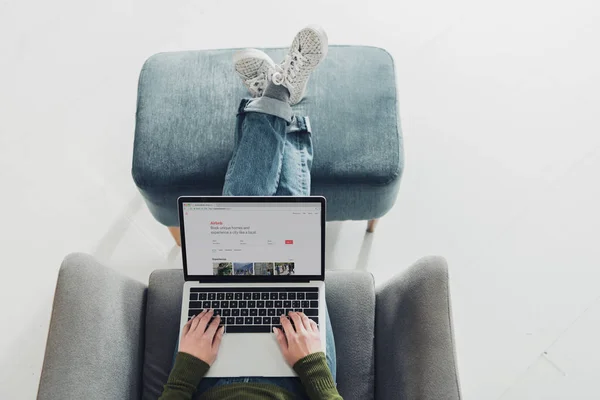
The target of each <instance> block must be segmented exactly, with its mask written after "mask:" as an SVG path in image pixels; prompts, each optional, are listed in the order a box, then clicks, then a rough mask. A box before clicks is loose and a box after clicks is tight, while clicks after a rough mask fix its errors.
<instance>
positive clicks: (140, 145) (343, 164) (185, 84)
mask: <svg viewBox="0 0 600 400" xmlns="http://www.w3.org/2000/svg"><path fill="white" fill-rule="evenodd" d="M234 51H235V49H228V50H205V51H184V52H172V53H160V54H156V55H154V56H152V57H150V58H149V59H148V60H147V61H146V63H145V64H144V66H143V68H142V72H141V74H140V79H139V87H138V103H137V115H136V127H135V143H134V149H133V168H132V174H133V179H134V181H135V183H136V185H137V186H138V188H139V190H140V192H141V193H142V195H143V197H144V199H145V200H146V203H147V204H148V207H149V209H150V211H151V213H152V215H154V217H155V218H156V219H157V220H158V221H159V222H160V223H162V224H164V225H166V226H169V227H176V226H178V225H179V221H178V217H177V201H176V200H177V197H179V196H182V195H198V196H203V195H220V194H221V190H222V188H223V181H224V177H225V172H226V170H227V163H228V162H229V158H230V157H231V153H232V149H233V142H234V132H235V129H234V127H235V114H236V112H237V109H238V106H239V102H240V100H241V99H242V98H244V97H248V96H249V95H248V93H247V92H246V88H245V87H244V86H243V84H242V82H241V81H240V79H239V77H238V76H237V75H236V74H235V72H234V69H233V62H232V55H233V53H234ZM265 52H266V53H267V54H269V55H270V56H271V57H272V58H273V60H275V61H276V62H279V61H280V60H282V59H283V57H284V56H285V52H286V49H266V50H265ZM294 111H295V113H296V114H299V115H308V116H309V117H310V122H311V127H312V133H313V144H314V162H313V168H312V188H311V193H312V194H314V195H323V196H325V197H326V198H327V219H328V220H330V221H339V220H370V223H369V230H370V231H372V229H373V227H374V223H375V221H376V219H377V218H379V217H381V216H382V215H384V214H385V213H386V212H388V211H389V210H390V208H391V207H392V206H393V204H394V202H395V200H396V196H397V193H398V187H399V184H400V177H401V175H402V169H403V164H404V162H403V161H404V159H403V147H402V133H401V130H400V124H399V122H400V121H399V115H398V98H397V95H396V80H395V71H394V62H393V60H392V58H391V56H390V55H389V54H388V53H387V52H386V51H385V50H382V49H379V48H375V47H364V46H330V47H329V53H328V55H327V58H326V59H325V60H324V61H323V62H322V63H321V65H319V67H318V68H317V69H316V71H315V72H314V74H313V75H312V76H311V79H310V81H309V83H308V90H307V94H306V97H305V98H304V100H303V101H302V102H300V104H298V105H296V106H294ZM173 231H174V230H172V232H173Z"/></svg>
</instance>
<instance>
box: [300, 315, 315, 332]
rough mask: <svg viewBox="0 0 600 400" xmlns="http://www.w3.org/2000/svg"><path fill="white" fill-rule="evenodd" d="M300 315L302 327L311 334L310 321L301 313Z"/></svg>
mask: <svg viewBox="0 0 600 400" xmlns="http://www.w3.org/2000/svg"><path fill="white" fill-rule="evenodd" d="M298 315H299V316H300V319H301V320H302V325H304V329H306V330H307V331H309V332H310V331H312V325H311V324H310V319H308V317H307V316H306V314H304V313H303V312H301V313H298Z"/></svg>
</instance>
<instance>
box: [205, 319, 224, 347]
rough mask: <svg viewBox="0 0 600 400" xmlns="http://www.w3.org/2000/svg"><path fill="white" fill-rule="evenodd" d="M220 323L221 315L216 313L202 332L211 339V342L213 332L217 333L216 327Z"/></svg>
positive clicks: (213, 335)
mask: <svg viewBox="0 0 600 400" xmlns="http://www.w3.org/2000/svg"><path fill="white" fill-rule="evenodd" d="M220 323H221V316H220V315H217V316H216V317H215V319H213V321H212V322H211V323H210V325H208V328H206V332H204V334H205V335H206V337H209V338H210V339H211V343H212V341H213V339H214V338H215V333H217V329H219V324H220Z"/></svg>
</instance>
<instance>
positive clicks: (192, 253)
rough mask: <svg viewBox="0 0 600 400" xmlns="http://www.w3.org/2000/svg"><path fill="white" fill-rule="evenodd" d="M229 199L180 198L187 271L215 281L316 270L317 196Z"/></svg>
mask: <svg viewBox="0 0 600 400" xmlns="http://www.w3.org/2000/svg"><path fill="white" fill-rule="evenodd" d="M231 199H233V198H230V199H228V200H230V201H226V202H225V201H223V199H218V200H216V201H214V202H211V201H191V200H189V199H188V200H186V199H185V198H182V199H180V200H181V201H180V215H181V216H182V218H183V224H182V226H183V232H182V240H183V242H184V247H183V249H184V254H185V256H184V266H185V267H186V275H187V276H193V277H204V278H208V277H212V279H208V280H219V281H227V280H236V281H237V280H246V279H244V278H249V279H248V280H253V281H256V280H268V279H269V278H271V279H273V280H288V279H290V280H296V279H293V278H294V277H297V278H299V277H302V276H305V277H307V276H312V277H317V276H322V253H323V249H322V244H323V241H322V222H323V221H322V219H323V220H324V218H322V203H321V202H320V198H317V199H319V200H317V201H316V202H315V201H314V199H313V201H301V199H298V200H297V201H289V202H288V201H281V200H280V201H265V200H266V198H262V200H263V201H243V200H241V201H231ZM289 199H291V198H289ZM305 200H310V198H305ZM286 277H287V278H286ZM265 278H267V279H265Z"/></svg>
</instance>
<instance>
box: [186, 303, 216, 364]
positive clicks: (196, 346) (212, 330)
mask: <svg viewBox="0 0 600 400" xmlns="http://www.w3.org/2000/svg"><path fill="white" fill-rule="evenodd" d="M212 317H213V310H212V309H211V310H204V311H202V312H201V313H200V314H198V315H196V316H194V318H192V319H190V320H189V321H188V322H187V324H185V325H184V327H183V332H181V339H180V340H179V351H181V352H182V353H188V354H190V355H192V356H194V357H196V358H198V359H200V360H202V361H204V362H205V363H207V364H208V365H212V364H213V363H214V362H215V359H216V358H217V353H218V351H219V346H220V345H221V339H223V332H224V331H225V328H224V327H222V326H221V327H219V323H220V322H221V317H220V316H218V315H217V316H216V317H215V318H214V319H213V321H212V322H210V320H211V318H212Z"/></svg>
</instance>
